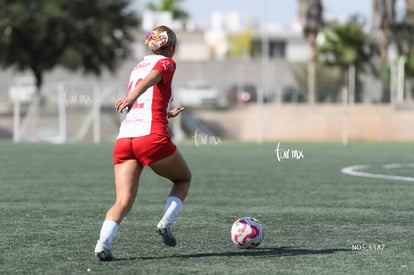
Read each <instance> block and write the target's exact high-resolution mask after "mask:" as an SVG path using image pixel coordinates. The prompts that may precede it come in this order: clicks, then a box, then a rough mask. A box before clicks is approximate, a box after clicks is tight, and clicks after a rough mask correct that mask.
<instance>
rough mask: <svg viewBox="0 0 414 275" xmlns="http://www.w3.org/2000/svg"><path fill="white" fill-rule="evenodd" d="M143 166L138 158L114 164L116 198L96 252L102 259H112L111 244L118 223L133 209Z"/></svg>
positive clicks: (103, 226)
mask: <svg viewBox="0 0 414 275" xmlns="http://www.w3.org/2000/svg"><path fill="white" fill-rule="evenodd" d="M142 169H143V167H142V166H141V165H140V164H139V163H138V161H136V160H128V161H125V162H123V163H121V164H115V165H114V175H115V191H116V199H115V203H114V205H113V206H112V207H111V208H110V209H109V210H108V212H107V213H106V217H105V221H104V223H103V225H102V228H101V232H100V237H99V240H98V242H97V244H96V247H95V254H96V256H97V257H98V259H99V260H101V261H111V260H113V256H112V254H111V250H110V245H111V243H112V240H113V238H114V237H115V234H116V232H117V231H118V225H119V224H120V222H121V221H122V219H123V218H124V217H125V216H126V215H127V214H128V212H129V211H130V210H131V208H132V206H133V204H134V201H135V197H136V195H137V192H138V185H139V177H140V175H141V172H142Z"/></svg>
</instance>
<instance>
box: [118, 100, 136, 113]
mask: <svg viewBox="0 0 414 275" xmlns="http://www.w3.org/2000/svg"><path fill="white" fill-rule="evenodd" d="M134 101H135V99H130V98H129V97H124V98H121V99H120V100H118V101H117V102H116V103H115V110H116V111H117V112H119V113H122V112H123V111H124V110H125V111H126V112H127V113H128V112H129V111H130V110H131V108H132V105H133V104H134Z"/></svg>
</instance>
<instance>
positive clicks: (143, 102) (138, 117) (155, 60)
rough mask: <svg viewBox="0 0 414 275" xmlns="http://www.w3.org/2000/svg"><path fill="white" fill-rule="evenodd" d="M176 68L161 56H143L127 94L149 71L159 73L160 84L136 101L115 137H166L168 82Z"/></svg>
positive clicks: (169, 91) (169, 92) (168, 102)
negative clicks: (154, 134)
mask: <svg viewBox="0 0 414 275" xmlns="http://www.w3.org/2000/svg"><path fill="white" fill-rule="evenodd" d="M175 68H176V67H175V61H174V60H173V59H172V58H167V57H165V56H162V55H149V56H146V57H145V58H144V60H143V61H141V62H140V63H138V65H136V66H135V68H134V69H133V71H132V73H131V76H130V80H129V84H128V94H129V93H131V92H132V91H133V90H134V88H135V86H136V85H137V84H138V83H139V81H140V80H142V79H144V78H145V77H146V76H147V75H148V74H149V73H150V72H151V71H152V70H157V71H159V72H160V73H161V74H162V81H161V82H160V83H158V84H156V85H154V86H153V87H150V88H148V90H147V91H145V92H144V93H143V94H141V95H140V96H139V97H138V98H137V100H136V101H135V103H134V105H133V107H132V109H131V110H130V111H129V112H128V113H127V115H126V117H125V119H124V121H123V122H122V124H121V127H120V129H119V134H118V137H117V138H126V137H140V136H146V135H149V134H152V133H159V134H168V131H167V126H168V119H167V115H168V108H169V104H170V102H171V101H172V91H171V81H172V78H173V75H174V72H175Z"/></svg>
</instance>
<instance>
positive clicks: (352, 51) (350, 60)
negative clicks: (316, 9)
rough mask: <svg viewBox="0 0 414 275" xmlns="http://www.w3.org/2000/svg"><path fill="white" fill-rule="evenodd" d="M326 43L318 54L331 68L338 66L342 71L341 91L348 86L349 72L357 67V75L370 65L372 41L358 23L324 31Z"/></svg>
mask: <svg viewBox="0 0 414 275" xmlns="http://www.w3.org/2000/svg"><path fill="white" fill-rule="evenodd" d="M324 35H325V41H324V43H323V44H322V45H320V46H318V48H317V50H318V54H319V55H321V57H323V58H322V59H323V62H324V63H325V64H327V65H329V66H336V67H338V68H339V71H340V81H341V86H342V87H341V91H342V88H343V87H346V86H347V80H348V77H347V76H348V70H349V68H350V66H351V65H353V66H355V70H356V72H357V73H356V75H357V76H358V72H360V71H362V70H363V69H364V66H365V65H366V64H368V63H369V61H370V57H371V50H370V49H371V47H370V40H369V37H368V35H367V34H365V33H364V32H363V30H362V26H361V24H360V23H358V21H357V20H356V19H355V20H351V21H350V22H348V23H346V24H343V25H341V24H337V23H334V24H333V25H331V26H329V27H327V28H326V29H325V30H324Z"/></svg>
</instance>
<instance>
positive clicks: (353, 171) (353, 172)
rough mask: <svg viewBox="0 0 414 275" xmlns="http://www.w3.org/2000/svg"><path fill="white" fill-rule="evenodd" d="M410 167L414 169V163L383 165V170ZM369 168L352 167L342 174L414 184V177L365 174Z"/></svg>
mask: <svg viewBox="0 0 414 275" xmlns="http://www.w3.org/2000/svg"><path fill="white" fill-rule="evenodd" d="M403 167H410V168H414V163H405V164H404V163H390V164H384V165H382V168H383V169H394V168H403ZM367 168H369V165H352V166H348V167H344V168H342V170H341V171H342V173H344V174H346V175H351V176H356V177H365V178H375V179H386V180H399V181H412V182H414V177H403V176H397V175H386V174H378V173H369V172H363V171H361V170H364V169H367Z"/></svg>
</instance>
